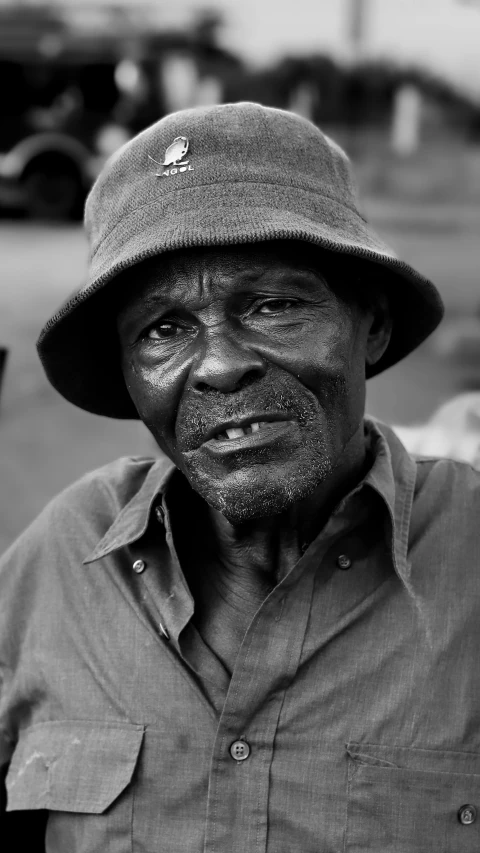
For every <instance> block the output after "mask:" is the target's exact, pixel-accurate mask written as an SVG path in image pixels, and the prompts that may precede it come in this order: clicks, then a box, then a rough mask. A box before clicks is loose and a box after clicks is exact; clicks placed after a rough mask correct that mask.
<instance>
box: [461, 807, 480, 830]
mask: <svg viewBox="0 0 480 853" xmlns="http://www.w3.org/2000/svg"><path fill="white" fill-rule="evenodd" d="M458 819H459V821H460V823H463V824H464V826H469V824H471V823H475V821H476V819H477V810H476V808H475V806H471V805H466V806H461V807H460V808H459V810H458Z"/></svg>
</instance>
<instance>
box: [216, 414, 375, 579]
mask: <svg viewBox="0 0 480 853" xmlns="http://www.w3.org/2000/svg"><path fill="white" fill-rule="evenodd" d="M367 467H368V461H367V453H366V446H365V438H364V434H363V427H362V428H361V429H360V430H359V431H358V432H357V433H356V434H355V436H354V437H353V438H352V440H351V441H350V442H349V444H348V446H347V447H346V448H345V451H344V453H343V454H342V459H341V462H340V463H339V464H338V465H337V466H336V468H335V469H334V470H333V471H332V473H331V474H330V476H329V477H327V479H326V480H325V481H324V482H322V483H320V485H319V486H318V487H317V489H315V491H314V492H313V493H312V494H310V495H308V497H306V498H304V499H303V500H301V501H298V502H297V503H295V504H293V505H292V506H291V507H289V508H288V509H287V510H286V511H285V512H283V513H281V514H279V515H275V516H269V517H266V518H258V519H253V520H251V521H249V522H245V523H242V524H232V523H231V522H230V521H229V520H228V519H227V518H225V516H224V515H222V514H221V513H220V512H218V511H217V510H214V509H212V508H211V507H208V511H207V512H208V518H209V523H208V525H207V527H208V528H209V536H211V537H213V540H214V542H215V551H216V555H217V558H218V560H219V561H220V563H221V564H224V565H225V567H226V568H227V570H228V571H229V572H233V573H235V574H238V575H239V576H242V575H245V574H246V575H248V576H251V575H252V574H253V575H257V576H258V578H259V579H261V580H262V583H265V581H266V580H267V579H268V583H269V584H270V585H272V586H275V585H276V584H277V583H278V582H279V581H280V580H281V579H282V578H283V577H285V575H286V574H288V572H289V571H290V569H291V568H293V566H294V565H295V564H296V563H297V562H298V560H299V559H300V557H301V555H302V554H303V553H304V551H305V550H306V548H307V547H308V545H309V544H310V542H312V541H313V540H314V539H315V538H316V537H317V536H318V534H319V533H320V531H321V530H322V528H323V527H324V526H325V524H326V523H327V521H328V519H329V517H330V516H331V514H332V512H333V511H334V509H335V507H336V506H337V505H338V504H339V502H340V501H341V499H342V498H343V497H345V496H346V495H347V494H348V493H349V492H350V491H351V490H352V489H353V488H354V487H355V486H356V485H357V484H358V483H359V482H360V481H361V480H362V479H363V477H364V476H365V474H366V469H367Z"/></svg>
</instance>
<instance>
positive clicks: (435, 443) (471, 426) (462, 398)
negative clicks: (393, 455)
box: [393, 391, 480, 470]
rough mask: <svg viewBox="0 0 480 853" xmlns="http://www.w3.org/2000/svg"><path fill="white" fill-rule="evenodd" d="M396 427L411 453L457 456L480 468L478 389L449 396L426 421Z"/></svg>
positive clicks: (479, 402) (454, 457)
mask: <svg viewBox="0 0 480 853" xmlns="http://www.w3.org/2000/svg"><path fill="white" fill-rule="evenodd" d="M393 428H394V430H395V432H396V434H397V435H398V437H399V438H400V440H401V441H402V443H403V444H404V445H405V447H406V448H407V449H408V451H409V453H414V454H415V455H419V456H445V457H448V458H449V459H458V460H459V461H461V462H468V463H470V465H473V466H474V467H475V468H478V469H479V470H480V394H479V393H478V392H476V391H471V392H469V393H468V394H457V395H456V396H455V397H452V399H451V400H447V401H446V402H445V403H443V405H441V406H439V407H438V409H436V410H435V412H434V413H433V414H432V416H431V417H430V418H429V419H428V421H426V423H423V424H416V425H413V426H394V427H393Z"/></svg>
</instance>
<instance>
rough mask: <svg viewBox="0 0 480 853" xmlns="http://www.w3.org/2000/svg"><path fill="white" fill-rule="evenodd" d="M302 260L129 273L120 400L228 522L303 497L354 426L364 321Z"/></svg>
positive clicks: (167, 260)
mask: <svg viewBox="0 0 480 853" xmlns="http://www.w3.org/2000/svg"><path fill="white" fill-rule="evenodd" d="M294 246H295V247H296V248H295V249H294V248H293V247H294ZM313 258H314V256H313V253H312V250H311V249H310V248H309V247H307V246H305V247H303V246H300V247H299V246H298V244H293V245H292V244H290V245H289V246H286V245H285V244H283V243H272V244H260V245H252V246H240V247H232V248H219V249H217V248H212V249H202V250H199V249H195V250H186V251H182V252H176V253H171V254H170V255H165V256H159V257H157V258H154V259H152V260H150V261H147V262H144V263H143V264H140V265H138V266H136V267H133V268H132V270H130V271H129V272H128V288H129V290H128V292H129V293H130V294H131V295H130V296H129V297H128V298H127V300H126V302H125V304H124V305H123V307H122V309H121V311H120V313H119V317H118V331H119V336H120V342H121V348H122V358H123V371H124V376H125V381H126V384H127V387H128V390H129V393H130V395H131V397H132V400H133V402H134V404H135V406H136V408H137V411H138V413H139V416H140V417H141V419H142V421H143V422H144V423H145V424H146V426H147V427H148V429H149V430H150V431H151V433H152V435H153V436H154V437H155V439H156V441H157V443H158V445H159V446H160V448H161V449H162V450H163V451H164V452H165V453H166V455H167V456H168V457H169V458H170V459H171V460H172V461H173V462H174V463H175V464H176V465H177V467H178V468H180V469H181V471H183V472H184V474H185V475H186V477H187V479H188V480H189V481H190V483H191V485H192V487H193V488H194V489H195V490H196V491H197V492H198V493H199V494H200V495H201V496H202V497H203V498H204V499H205V500H206V501H207V502H208V503H209V504H210V505H211V506H213V507H214V508H216V509H218V510H220V511H221V512H222V513H223V514H224V515H225V516H226V517H227V518H229V519H230V520H231V521H233V522H237V523H238V522H242V521H246V520H248V519H252V518H259V517H263V516H267V515H274V514H276V513H278V512H282V511H283V510H285V509H287V508H288V507H289V506H290V505H291V504H292V503H293V502H295V501H298V500H301V499H302V498H304V497H307V496H308V495H309V494H311V493H312V492H313V491H314V490H315V489H316V488H317V486H319V485H320V484H321V483H322V482H323V481H324V480H325V479H326V478H327V477H328V476H329V475H330V474H331V472H332V471H333V470H334V469H335V467H336V466H337V465H338V463H339V461H340V459H341V457H342V453H343V451H344V449H345V448H346V446H347V444H348V442H349V441H350V439H351V438H352V436H353V435H354V434H355V433H356V432H357V431H358V428H359V424H360V423H361V419H362V416H363V411H364V402H365V360H366V357H367V353H368V349H369V341H370V327H371V325H372V317H371V315H369V314H368V313H367V312H362V311H360V309H357V308H353V307H351V306H348V305H347V304H346V303H345V302H343V301H342V300H341V299H340V298H339V297H338V296H336V295H335V294H334V293H333V292H332V290H331V289H330V288H329V287H328V285H327V284H326V282H325V280H324V279H323V277H322V275H321V272H320V271H319V269H318V262H317V264H316V263H315V261H314V259H313Z"/></svg>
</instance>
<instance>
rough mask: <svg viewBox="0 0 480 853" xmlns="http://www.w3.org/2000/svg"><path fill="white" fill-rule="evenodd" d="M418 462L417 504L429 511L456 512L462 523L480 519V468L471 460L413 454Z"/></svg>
mask: <svg viewBox="0 0 480 853" xmlns="http://www.w3.org/2000/svg"><path fill="white" fill-rule="evenodd" d="M412 458H413V459H414V461H415V465H416V472H417V473H416V481H415V496H414V507H416V508H417V511H418V510H420V509H421V508H422V507H424V508H425V511H428V514H430V515H437V516H439V515H441V514H447V515H453V516H455V518H456V519H457V522H458V524H459V525H461V526H462V527H464V526H465V524H467V526H470V527H471V526H472V525H475V527H476V526H477V525H478V523H479V521H480V471H478V470H477V469H476V468H474V467H473V466H472V465H470V464H469V463H468V462H461V461H458V460H456V459H449V458H445V457H438V458H437V457H431V456H413V457H412Z"/></svg>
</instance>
